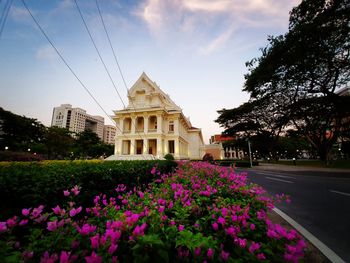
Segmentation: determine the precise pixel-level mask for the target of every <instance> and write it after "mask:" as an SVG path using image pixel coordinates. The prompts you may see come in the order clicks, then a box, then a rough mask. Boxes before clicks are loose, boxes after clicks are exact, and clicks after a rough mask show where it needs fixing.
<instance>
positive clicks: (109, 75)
mask: <svg viewBox="0 0 350 263" xmlns="http://www.w3.org/2000/svg"><path fill="white" fill-rule="evenodd" d="M74 3H75V6H76V7H77V9H78V12H79V15H80V17H81V20H82V21H83V23H84V26H85V28H86V31H87V32H88V34H89V37H90V39H91V42H92V44H93V45H94V47H95V50H96V52H97V54H98V57H99V58H100V61H101V63H102V64H103V67H104V69H105V71H106V73H107V75H108V77H109V79H110V81H111V82H112V84H113V87H114V89H115V91H116V92H117V94H118V97H119V99H120V100H121V102H122V103H123V105H124V108H125V104H124V101H123V99H122V97H121V96H120V94H119V91H118V89H117V87H116V85H115V83H114V81H113V79H112V76H111V74H110V73H109V70H108V68H107V66H106V63H105V62H104V60H103V58H102V56H101V53H100V51H99V50H98V48H97V46H96V43H95V40H94V38H93V37H92V35H91V32H90V30H89V27H88V26H87V24H86V22H85V19H84V16H83V14H82V12H81V10H80V8H79V5H78V3H77V1H76V0H74Z"/></svg>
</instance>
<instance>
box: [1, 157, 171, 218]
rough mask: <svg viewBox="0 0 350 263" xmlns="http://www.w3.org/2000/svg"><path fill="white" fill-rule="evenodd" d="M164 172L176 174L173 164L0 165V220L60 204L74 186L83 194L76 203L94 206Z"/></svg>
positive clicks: (115, 162) (165, 162) (145, 184)
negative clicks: (96, 198) (102, 198)
mask: <svg viewBox="0 0 350 263" xmlns="http://www.w3.org/2000/svg"><path fill="white" fill-rule="evenodd" d="M154 166H157V169H158V170H160V171H161V172H162V173H169V172H171V171H173V170H174V169H175V168H176V166H177V164H176V163H175V162H172V161H108V162H107V161H105V162H103V161H45V162H32V163H25V162H3V163H0V200H2V201H1V202H0V220H3V219H5V218H7V217H9V216H11V215H13V214H16V213H20V211H21V208H22V207H34V206H38V205H39V204H41V203H43V202H45V204H46V206H53V205H57V204H61V203H60V202H61V199H62V198H61V193H62V191H63V190H64V189H66V188H69V187H71V186H72V185H79V186H81V187H82V188H83V189H84V191H83V192H82V193H81V194H80V195H79V196H78V197H77V199H76V201H78V202H79V203H81V204H82V205H84V206H91V205H92V204H93V203H92V199H93V197H94V196H95V195H97V194H99V193H101V192H103V193H105V194H108V195H110V194H112V193H114V188H115V186H116V185H118V184H121V183H123V184H124V185H126V186H128V187H131V188H132V187H134V186H142V187H144V188H146V186H147V185H148V184H149V183H151V182H152V181H153V180H154V179H155V176H154V175H152V174H151V170H152V167H154ZM4 200H6V201H4Z"/></svg>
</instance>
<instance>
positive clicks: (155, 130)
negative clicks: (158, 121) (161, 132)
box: [148, 129, 157, 132]
mask: <svg viewBox="0 0 350 263" xmlns="http://www.w3.org/2000/svg"><path fill="white" fill-rule="evenodd" d="M148 132H157V129H148Z"/></svg>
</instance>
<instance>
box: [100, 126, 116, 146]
mask: <svg viewBox="0 0 350 263" xmlns="http://www.w3.org/2000/svg"><path fill="white" fill-rule="evenodd" d="M116 130H117V129H116V128H115V126H113V125H105V126H104V128H103V142H105V143H108V144H114V142H115V135H116Z"/></svg>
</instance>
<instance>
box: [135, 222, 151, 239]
mask: <svg viewBox="0 0 350 263" xmlns="http://www.w3.org/2000/svg"><path fill="white" fill-rule="evenodd" d="M146 226H147V224H146V223H143V224H142V225H141V226H136V227H135V229H134V231H133V232H132V235H133V236H135V237H137V236H143V235H144V231H145V228H146Z"/></svg>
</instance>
